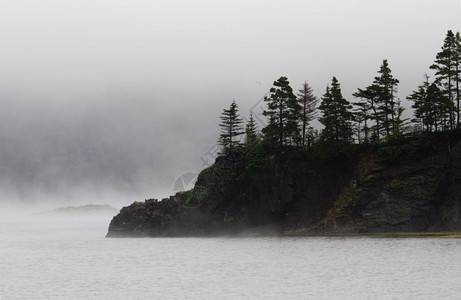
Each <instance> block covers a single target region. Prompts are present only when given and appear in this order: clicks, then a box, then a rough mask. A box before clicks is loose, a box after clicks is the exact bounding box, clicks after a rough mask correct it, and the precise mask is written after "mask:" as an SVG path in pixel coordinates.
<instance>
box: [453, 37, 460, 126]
mask: <svg viewBox="0 0 461 300" xmlns="http://www.w3.org/2000/svg"><path fill="white" fill-rule="evenodd" d="M454 52H455V55H454V65H455V69H454V73H455V78H454V80H455V99H456V126H457V127H459V126H460V125H461V124H460V107H459V106H460V101H461V91H460V87H459V84H460V81H461V35H460V34H459V32H457V33H456V35H455V49H454Z"/></svg>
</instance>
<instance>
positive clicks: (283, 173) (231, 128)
mask: <svg viewBox="0 0 461 300" xmlns="http://www.w3.org/2000/svg"><path fill="white" fill-rule="evenodd" d="M457 37H458V38H457ZM447 40H448V42H447ZM450 41H451V42H450ZM447 45H449V46H447ZM453 45H455V46H453ZM460 54H461V44H460V39H459V34H457V35H454V34H453V33H452V32H451V31H448V33H447V38H446V41H445V43H444V45H443V47H442V51H441V52H440V53H438V54H437V58H436V62H435V64H434V65H433V66H431V67H432V68H436V69H437V72H436V74H435V80H434V81H433V83H430V84H429V83H427V84H426V85H425V86H421V87H419V90H418V91H417V92H415V93H413V94H412V95H410V96H409V99H410V100H413V101H414V102H415V105H414V108H416V109H415V110H414V118H413V119H411V120H410V119H409V118H408V119H407V118H404V117H403V112H404V110H405V108H404V107H402V105H401V102H400V100H399V99H398V98H396V92H397V87H398V84H399V80H398V79H397V78H394V76H393V75H392V71H391V68H390V64H389V62H388V61H387V60H386V59H384V60H383V62H382V64H381V66H380V68H379V70H378V75H377V76H376V77H375V78H374V79H373V80H372V84H371V85H369V86H367V87H365V88H359V89H358V90H357V92H356V93H355V94H354V96H355V98H356V102H351V101H348V100H347V99H345V98H344V96H343V95H342V90H341V84H340V82H339V80H338V79H337V78H336V77H333V78H332V81H331V84H329V85H327V87H326V90H325V93H324V94H323V95H322V97H321V98H320V105H319V106H318V107H317V109H316V104H317V97H316V96H315V95H314V93H313V91H312V90H311V89H310V88H309V85H308V83H306V82H305V83H304V84H303V86H302V87H301V89H300V93H298V95H297V96H296V95H295V94H294V92H293V88H292V87H291V86H290V82H289V81H288V78H287V77H284V76H282V77H280V78H279V79H278V80H276V81H274V83H273V87H272V88H271V89H270V91H269V94H268V95H267V96H266V97H265V98H264V103H265V104H266V106H265V107H264V110H263V112H262V115H263V116H265V117H266V118H267V123H266V125H265V126H264V127H263V128H262V129H261V130H259V129H258V124H256V123H255V121H254V116H253V114H252V112H250V118H249V120H248V122H247V123H246V125H245V126H244V125H243V119H242V118H241V117H240V112H239V109H238V105H237V103H236V101H235V100H234V101H232V103H231V104H230V106H229V108H226V109H224V110H223V112H222V115H221V118H220V119H221V123H220V124H219V127H220V128H221V134H220V136H219V138H218V144H219V145H220V147H221V152H220V153H219V154H218V157H217V158H216V161H215V163H214V164H213V165H211V166H210V167H208V168H206V169H204V170H202V172H201V173H200V174H199V176H198V179H197V182H196V184H195V186H194V188H193V189H191V190H188V191H184V192H178V193H177V194H176V195H174V196H171V197H170V198H168V199H164V200H163V201H157V200H156V199H150V200H146V202H136V203H134V204H132V205H131V206H129V207H126V208H124V209H122V210H121V212H120V214H119V215H117V216H115V217H114V219H113V220H112V222H111V225H110V227H109V233H108V236H126V235H128V236H133V235H134V236H143V235H148V236H171V235H196V234H199V235H202V234H204V235H207V234H222V233H225V234H227V233H230V234H233V233H240V232H244V231H245V230H247V229H248V228H255V227H259V226H269V225H270V226H273V227H272V229H273V230H275V232H277V233H283V234H288V235H298V234H311V233H314V234H315V233H321V234H322V233H325V232H327V233H328V232H330V233H332V232H333V233H365V232H399V231H410V232H416V231H417V232H421V231H450V230H451V231H454V230H459V229H460V228H461V223H460V221H459V220H460V215H459V211H460V209H461V199H460V198H459V196H458V195H459V192H460V191H461V186H459V185H458V183H457V181H456V180H455V179H454V178H457V176H459V175H458V173H459V171H458V170H459V169H461V168H460V167H461V131H460V130H459V126H460V124H459V120H458V114H459V110H458V107H457V99H458V98H459V93H458V88H457V86H458V85H459V82H458V81H459V76H458V75H456V74H459V73H458V72H459V65H460V64H461V55H460ZM426 78H427V76H426ZM426 81H428V79H427V80H426ZM425 87H426V88H425ZM434 102H435V104H434ZM316 114H318V120H319V122H320V123H321V124H322V125H323V128H322V129H320V130H317V129H314V128H313V126H311V124H310V122H311V121H312V120H313V119H314V117H315V116H316ZM429 117H430V118H429ZM460 175H461V174H460ZM274 227H275V229H274Z"/></svg>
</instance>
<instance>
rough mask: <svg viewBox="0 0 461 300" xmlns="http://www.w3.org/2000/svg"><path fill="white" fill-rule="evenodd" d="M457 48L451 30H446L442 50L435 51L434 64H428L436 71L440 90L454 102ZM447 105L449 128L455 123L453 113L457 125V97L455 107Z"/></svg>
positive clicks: (458, 117)
mask: <svg viewBox="0 0 461 300" xmlns="http://www.w3.org/2000/svg"><path fill="white" fill-rule="evenodd" d="M458 49H459V47H456V37H455V35H454V34H453V31H451V30H448V32H447V35H446V37H445V40H444V43H443V46H442V51H440V52H439V53H437V55H436V59H435V62H434V64H433V65H431V66H430V68H431V69H433V70H435V71H436V72H435V75H436V79H435V81H436V83H437V84H438V85H439V86H440V87H441V90H442V91H443V93H444V94H445V96H446V97H447V98H448V101H449V102H450V103H454V101H453V100H454V99H453V91H454V90H456V88H455V87H454V85H455V81H456V79H457V78H458V79H459V77H458V76H457V74H456V70H457V63H456V61H457V60H459V59H458V58H459V55H457V52H458V51H459V50H458ZM449 107H450V112H449V114H448V117H449V127H450V129H453V127H454V125H455V115H456V126H459V119H460V116H459V99H457V103H456V109H454V105H450V106H449Z"/></svg>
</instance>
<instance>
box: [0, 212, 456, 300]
mask: <svg viewBox="0 0 461 300" xmlns="http://www.w3.org/2000/svg"><path fill="white" fill-rule="evenodd" d="M108 222H109V221H108V220H103V222H85V223H84V224H83V225H78V226H77V225H75V224H76V223H77V222H74V223H72V222H60V223H44V222H42V223H16V224H13V223H0V243H1V244H0V299H152V298H155V299H165V298H176V299H180V298H196V299H222V298H225V299H236V298H237V299H239V298H251V299H255V298H259V299H267V298H273V299H282V298H283V299H287V298H288V299H306V298H307V299H319V298H323V299H332V298H334V299H345V298H349V299H369V298H372V299H373V298H379V299H394V298H399V299H400V298H405V299H408V298H413V299H439V298H448V299H454V298H458V299H459V297H461V240H457V239H430V238H426V239H415V238H410V239H388V238H267V237H261V238H170V239H165V238H154V239H149V238H145V239H106V238H104V235H105V234H106V230H107V224H108Z"/></svg>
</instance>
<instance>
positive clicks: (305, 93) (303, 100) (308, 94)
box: [298, 81, 317, 146]
mask: <svg viewBox="0 0 461 300" xmlns="http://www.w3.org/2000/svg"><path fill="white" fill-rule="evenodd" d="M298 102H299V103H300V106H301V126H302V132H301V139H302V140H301V145H302V146H305V145H306V134H307V132H306V129H307V127H308V126H309V122H310V121H312V120H313V119H314V118H315V116H316V105H317V97H316V96H314V92H313V90H312V88H311V87H310V86H309V84H308V83H307V81H305V82H304V83H303V86H302V88H301V89H300V90H299V92H298Z"/></svg>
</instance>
